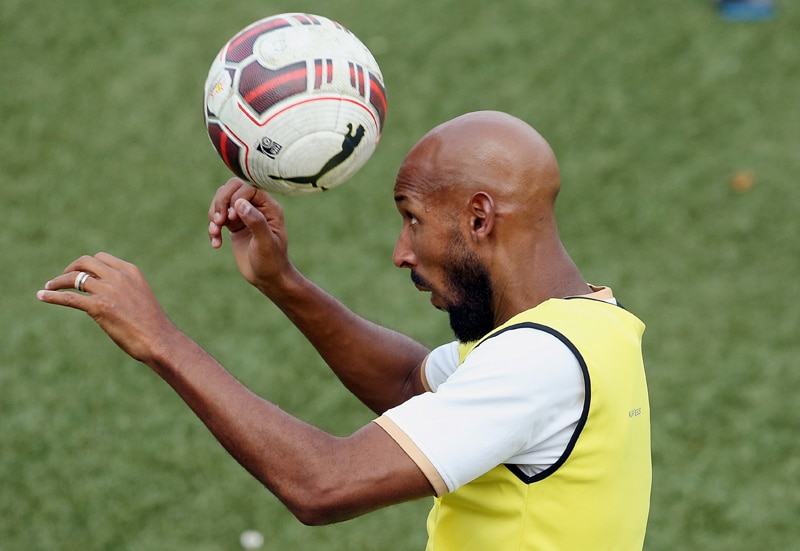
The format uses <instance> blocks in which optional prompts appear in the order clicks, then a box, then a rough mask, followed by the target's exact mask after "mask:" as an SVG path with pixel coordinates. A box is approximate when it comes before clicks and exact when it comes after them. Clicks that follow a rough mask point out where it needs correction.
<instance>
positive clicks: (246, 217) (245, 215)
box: [233, 199, 267, 234]
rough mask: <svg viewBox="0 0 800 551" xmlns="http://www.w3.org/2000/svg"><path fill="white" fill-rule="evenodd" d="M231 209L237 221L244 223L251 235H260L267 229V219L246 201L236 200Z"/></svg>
mask: <svg viewBox="0 0 800 551" xmlns="http://www.w3.org/2000/svg"><path fill="white" fill-rule="evenodd" d="M233 207H234V208H235V209H236V214H238V215H239V219H240V220H241V221H242V222H244V225H245V226H247V229H249V230H250V232H251V233H253V234H260V233H263V232H264V230H265V229H267V219H266V218H265V217H264V215H263V214H262V213H261V211H259V210H258V209H257V208H255V207H254V206H253V205H252V203H250V201H248V200H247V199H237V200H236V203H234V205H233Z"/></svg>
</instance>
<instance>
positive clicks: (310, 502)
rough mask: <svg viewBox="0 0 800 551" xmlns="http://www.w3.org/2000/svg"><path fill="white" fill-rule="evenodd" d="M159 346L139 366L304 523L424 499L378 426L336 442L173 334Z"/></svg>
mask: <svg viewBox="0 0 800 551" xmlns="http://www.w3.org/2000/svg"><path fill="white" fill-rule="evenodd" d="M161 342H162V344H161V345H159V348H160V351H154V353H153V355H152V356H151V358H150V359H148V360H147V361H146V362H145V363H146V364H147V365H148V366H149V367H151V368H152V369H153V370H154V371H155V372H156V373H157V374H159V375H160V376H161V377H162V378H163V379H164V380H165V381H166V382H167V383H168V384H169V385H170V386H171V387H172V388H173V389H174V390H175V391H176V392H177V393H178V394H179V395H180V396H181V398H182V399H183V400H184V401H185V402H186V404H187V405H188V406H189V407H190V408H191V409H192V411H194V412H195V414H196V415H197V416H198V417H199V418H200V419H201V420H202V421H203V423H205V425H206V426H207V427H208V429H209V430H210V431H211V433H212V434H213V435H214V436H215V437H216V438H217V440H218V441H219V442H220V443H221V444H222V445H223V447H224V448H225V449H226V450H227V451H228V453H230V454H231V456H233V457H234V458H235V459H236V460H237V461H238V462H239V463H240V464H241V465H242V466H243V467H244V468H245V469H247V470H248V471H249V472H250V473H251V474H252V475H253V476H254V477H255V478H257V479H258V480H259V481H260V482H261V483H262V484H264V485H265V486H266V487H267V488H268V489H269V490H270V491H271V492H272V493H274V494H275V495H276V496H277V497H278V498H279V499H280V500H281V501H282V502H283V503H284V504H285V505H286V506H287V507H288V508H289V510H291V511H292V512H293V513H294V514H295V515H296V516H297V517H298V518H299V519H300V520H301V521H302V522H304V523H306V524H327V523H330V522H336V521H341V520H346V519H349V518H352V517H355V516H358V515H360V514H363V513H365V512H368V511H370V510H373V509H375V508H377V507H381V506H384V505H388V504H391V503H397V502H400V501H405V500H407V499H412V498H415V497H422V496H425V495H430V493H431V489H430V487H429V484H428V483H427V480H426V479H425V478H424V476H423V475H422V474H421V473H420V472H418V470H417V468H416V466H415V465H414V464H413V463H412V462H411V461H410V459H409V458H408V457H407V456H406V455H405V454H404V452H402V450H400V449H399V447H397V446H396V444H395V443H394V441H393V440H391V438H390V437H389V436H388V435H386V434H385V433H383V431H382V429H380V428H379V427H378V426H377V425H375V424H373V423H370V424H368V425H367V426H366V427H364V428H363V429H361V430H360V431H358V432H357V433H355V434H354V435H352V436H350V437H347V438H338V437H334V436H332V435H330V434H327V433H325V432H323V431H321V430H319V429H317V428H316V427H313V426H311V425H308V424H306V423H304V422H302V421H300V420H299V419H297V418H295V417H292V416H291V415H289V414H288V413H286V412H284V411H283V410H281V409H280V408H279V407H277V406H276V405H274V404H272V403H270V402H268V401H266V400H264V399H262V398H260V397H259V396H257V395H255V394H254V393H252V392H251V391H250V390H249V389H247V388H246V387H245V386H244V385H242V384H241V383H240V382H239V381H237V380H236V379H235V378H234V377H233V376H232V375H231V374H230V373H229V372H228V371H227V370H225V369H224V368H223V367H222V366H221V365H220V364H219V363H218V362H216V361H215V360H214V359H213V358H212V357H211V356H209V355H208V354H207V353H206V352H205V351H203V350H202V349H201V348H200V347H199V346H198V345H197V344H196V343H194V342H193V341H192V340H191V339H189V338H188V337H186V336H185V335H183V334H182V333H180V332H179V331H177V330H175V332H174V333H172V334H171V335H168V336H166V338H163V339H162V340H161ZM398 468H400V469H401V470H395V469H398ZM398 473H404V474H405V476H403V475H401V474H398Z"/></svg>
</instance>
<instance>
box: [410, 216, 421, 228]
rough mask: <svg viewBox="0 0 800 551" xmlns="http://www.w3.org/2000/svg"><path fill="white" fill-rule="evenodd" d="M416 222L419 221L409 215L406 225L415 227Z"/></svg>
mask: <svg viewBox="0 0 800 551" xmlns="http://www.w3.org/2000/svg"><path fill="white" fill-rule="evenodd" d="M417 222H419V220H417V217H416V216H411V215H409V217H408V223H409V224H410V225H412V226H414V225H416V223H417Z"/></svg>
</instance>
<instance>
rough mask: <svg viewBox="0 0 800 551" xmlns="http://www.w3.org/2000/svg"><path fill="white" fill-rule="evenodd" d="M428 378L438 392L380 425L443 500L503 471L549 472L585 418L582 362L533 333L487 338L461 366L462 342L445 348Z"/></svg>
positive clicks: (434, 355) (433, 358) (427, 370)
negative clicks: (492, 472)
mask: <svg viewBox="0 0 800 551" xmlns="http://www.w3.org/2000/svg"><path fill="white" fill-rule="evenodd" d="M424 377H425V380H427V383H428V386H429V387H430V390H431V392H425V393H423V394H420V395H418V396H415V397H414V398H412V399H410V400H408V401H407V402H405V403H403V404H401V405H399V406H397V407H395V408H392V409H390V410H388V411H387V412H386V413H384V415H383V416H382V417H381V418H379V419H377V420H376V422H377V423H378V424H379V425H381V426H382V427H383V428H384V429H386V430H387V432H388V433H389V434H390V435H392V437H394V438H395V440H397V441H398V443H399V444H400V445H401V446H402V447H403V448H404V450H405V451H406V453H408V454H409V456H410V457H411V458H412V459H414V460H415V461H416V462H417V464H418V465H419V466H420V468H421V469H422V470H423V472H424V473H425V474H426V476H428V478H429V480H430V481H431V484H432V485H433V487H434V489H436V492H437V494H438V495H441V494H443V493H446V492H448V491H449V492H452V491H454V490H455V489H456V488H458V487H460V486H462V485H464V484H466V483H468V482H470V481H472V480H474V479H475V478H477V477H479V476H481V475H482V474H484V473H486V472H488V471H489V470H491V469H493V468H494V467H496V466H497V465H500V464H509V465H516V466H517V467H518V468H519V469H520V470H521V471H522V472H523V473H525V474H526V475H528V476H532V475H535V474H536V473H539V472H541V471H543V470H545V469H547V468H548V467H550V466H551V465H552V464H553V463H555V462H556V461H557V460H558V458H559V457H560V456H561V455H562V454H563V452H564V450H565V449H566V447H567V445H568V443H569V441H570V438H571V437H572V434H573V432H574V430H575V427H576V426H577V423H578V420H579V419H580V416H581V413H582V411H583V405H584V379H583V374H582V371H581V368H580V365H579V364H578V360H577V358H576V357H575V356H574V354H573V353H572V352H571V351H570V350H569V349H568V348H567V346H566V345H564V343H562V342H561V341H560V340H558V338H556V337H554V336H552V335H550V334H549V333H546V332H544V331H541V330H538V329H534V328H530V327H523V328H517V329H512V330H509V331H505V332H503V333H501V334H499V335H497V336H494V337H492V338H489V339H487V340H486V341H484V342H483V343H481V344H480V345H479V346H478V347H477V348H475V349H474V350H473V351H472V352H471V353H470V354H469V356H467V359H466V361H465V362H464V363H463V364H461V365H460V366H459V365H458V343H457V342H452V343H450V344H446V345H443V346H440V347H438V348H436V349H435V350H433V351H432V352H431V353H430V355H429V356H428V358H427V360H426V363H425V367H424ZM387 420H388V422H387ZM426 463H427V464H426Z"/></svg>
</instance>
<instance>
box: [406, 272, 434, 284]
mask: <svg viewBox="0 0 800 551" xmlns="http://www.w3.org/2000/svg"><path fill="white" fill-rule="evenodd" d="M411 281H413V282H414V283H415V284H417V285H420V286H422V287H428V288H430V285H429V284H428V282H427V281H425V280H424V279H423V278H422V277H420V275H419V274H418V273H417V272H415V271H414V270H411Z"/></svg>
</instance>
